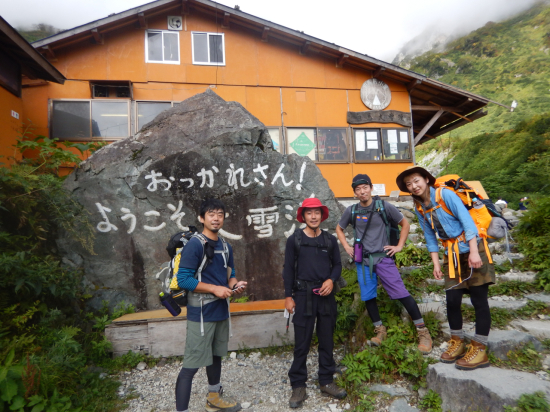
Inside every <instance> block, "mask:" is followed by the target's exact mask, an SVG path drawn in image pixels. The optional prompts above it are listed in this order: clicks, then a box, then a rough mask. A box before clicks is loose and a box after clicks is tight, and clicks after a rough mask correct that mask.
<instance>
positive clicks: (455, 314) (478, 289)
mask: <svg viewBox="0 0 550 412" xmlns="http://www.w3.org/2000/svg"><path fill="white" fill-rule="evenodd" d="M464 293H470V298H471V300H472V305H473V306H474V310H475V313H476V334H478V335H481V336H489V331H490V330H491V311H490V309H489V301H488V300H487V296H488V293H489V284H485V285H481V286H470V289H451V290H448V291H447V318H448V319H449V326H450V327H451V329H452V330H460V329H462V309H461V307H460V306H461V305H462V296H463V295H464Z"/></svg>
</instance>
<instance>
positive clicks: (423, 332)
mask: <svg viewBox="0 0 550 412" xmlns="http://www.w3.org/2000/svg"><path fill="white" fill-rule="evenodd" d="M351 187H352V188H353V191H354V193H355V196H356V197H357V198H359V203H358V204H355V205H352V206H349V207H348V208H347V209H346V210H345V211H344V213H343V214H342V217H341V219H340V222H338V225H337V226H336V234H337V235H338V239H339V240H340V243H341V244H342V245H343V246H344V249H345V250H346V252H347V253H348V254H349V255H350V256H351V257H352V258H353V259H354V260H355V265H356V268H357V280H358V282H359V287H360V290H361V300H363V301H364V302H365V306H366V308H367V311H368V313H369V316H370V318H371V320H372V323H373V324H374V332H375V333H376V336H375V337H373V338H372V339H371V340H370V343H371V344H373V345H375V346H379V345H380V344H381V343H382V341H383V340H385V339H386V337H387V332H386V327H385V326H384V325H383V324H382V320H381V319H380V314H379V312H378V305H377V302H376V297H377V291H376V288H377V286H378V278H380V282H381V283H382V286H383V287H384V289H386V292H388V295H389V296H390V299H395V300H399V301H400V302H401V303H402V304H403V306H404V307H405V309H406V310H407V312H408V313H409V316H410V317H411V319H412V320H413V322H414V324H415V326H416V330H417V333H418V341H419V342H418V350H420V352H422V353H424V354H427V353H430V352H431V350H432V338H431V336H430V331H429V330H428V328H426V325H425V324H424V319H423V318H422V314H421V313H420V309H419V308H418V304H417V303H416V301H415V300H414V298H413V297H412V296H411V294H410V293H409V291H408V290H407V288H405V285H404V284H403V279H401V275H400V274H399V270H398V269H397V266H396V265H395V262H394V260H393V256H394V255H395V254H396V253H398V252H400V251H401V250H402V249H403V246H404V245H405V242H406V241H407V236H408V234H409V229H410V225H409V222H408V221H407V219H405V217H404V216H403V214H402V213H401V212H400V211H399V210H398V209H397V208H396V207H395V206H393V205H392V204H391V203H388V202H385V201H383V200H381V199H380V198H379V197H377V196H376V197H373V196H372V182H371V179H370V177H369V176H368V175H366V174H358V175H356V176H355V177H354V178H353V181H352V184H351ZM350 224H351V225H352V226H353V228H354V245H353V247H352V246H350V245H349V244H348V241H347V239H346V235H345V233H344V229H346V227H348V225H350ZM397 225H398V226H401V233H400V235H399V237H398V236H396V226H397ZM392 231H393V233H392Z"/></svg>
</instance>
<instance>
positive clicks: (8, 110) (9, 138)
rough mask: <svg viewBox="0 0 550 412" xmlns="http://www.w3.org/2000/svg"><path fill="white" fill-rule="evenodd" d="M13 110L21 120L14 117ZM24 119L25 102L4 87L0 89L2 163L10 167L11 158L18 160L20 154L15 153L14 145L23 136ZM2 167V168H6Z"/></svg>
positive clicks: (0, 154)
mask: <svg viewBox="0 0 550 412" xmlns="http://www.w3.org/2000/svg"><path fill="white" fill-rule="evenodd" d="M12 110H13V111H14V112H16V113H18V114H19V119H16V118H15V117H13V116H12ZM22 119H23V102H22V100H21V99H20V98H19V97H17V96H15V95H13V94H12V93H10V92H8V91H7V90H6V89H4V88H3V87H0V127H1V130H2V132H1V133H0V156H2V157H0V163H4V165H9V164H11V163H13V160H11V159H9V157H16V158H18V153H16V152H15V150H14V148H13V145H14V144H16V143H17V139H18V138H19V137H20V136H21V132H22V125H23V123H22ZM4 165H0V166H4Z"/></svg>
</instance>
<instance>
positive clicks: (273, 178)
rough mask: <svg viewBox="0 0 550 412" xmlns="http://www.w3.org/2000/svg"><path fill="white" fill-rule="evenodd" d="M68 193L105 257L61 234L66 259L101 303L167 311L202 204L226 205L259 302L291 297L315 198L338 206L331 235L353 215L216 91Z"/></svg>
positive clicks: (109, 150) (145, 133)
mask: <svg viewBox="0 0 550 412" xmlns="http://www.w3.org/2000/svg"><path fill="white" fill-rule="evenodd" d="M65 186H66V188H67V189H68V190H70V191H71V192H72V193H73V194H74V196H75V197H76V199H77V200H78V201H79V202H80V203H81V204H82V205H83V206H84V208H85V209H86V210H87V211H88V212H89V213H90V220H91V223H92V225H93V226H94V228H95V229H96V238H95V244H94V251H95V253H96V254H95V255H91V254H89V253H87V252H85V251H84V250H83V249H82V248H81V247H80V246H79V244H77V243H76V242H75V241H73V240H71V239H70V238H68V237H63V236H61V237H60V238H59V240H58V246H59V248H60V250H61V252H62V253H63V254H64V258H65V261H68V262H69V263H73V264H76V265H82V266H83V267H84V270H85V276H86V279H87V281H89V282H91V284H93V286H94V288H95V289H96V290H97V292H96V294H95V297H94V298H93V299H92V303H94V302H95V304H96V306H97V304H99V303H100V302H101V300H102V299H107V300H109V304H110V305H114V304H116V303H117V302H119V301H121V300H125V301H126V302H129V303H133V304H134V305H136V306H137V307H138V308H142V309H145V308H153V307H157V306H158V293H159V292H160V291H161V290H162V289H163V288H166V287H167V282H168V278H169V277H168V276H167V275H168V273H167V272H168V270H166V269H165V268H163V267H166V265H165V263H166V262H167V261H168V260H169V257H168V254H167V253H166V250H165V247H166V245H167V243H168V240H169V238H170V237H171V236H172V235H173V234H174V233H176V232H178V231H181V230H186V229H187V227H188V226H190V225H195V226H197V227H198V229H199V231H200V230H201V229H202V225H201V224H200V223H199V222H198V215H199V205H200V204H201V202H202V201H203V200H204V199H207V198H218V199H221V200H222V201H223V202H224V204H225V206H226V220H225V224H224V227H223V231H221V232H220V234H221V235H222V236H224V237H225V238H226V240H227V241H228V242H229V243H230V244H231V245H232V246H233V252H234V259H235V269H236V273H237V277H238V278H239V279H242V280H247V281H248V282H249V288H248V295H249V296H251V297H253V299H255V300H266V299H278V298H282V297H284V292H283V284H282V278H281V273H282V269H283V262H284V247H285V242H286V239H287V237H288V236H289V235H290V234H292V233H293V231H294V230H295V229H296V228H298V226H299V223H298V222H297V221H296V220H295V219H296V211H297V209H298V207H299V206H300V203H301V202H302V201H303V199H304V198H307V197H311V196H315V197H318V198H320V199H321V201H322V202H323V203H324V204H325V205H326V206H328V208H329V210H330V217H329V219H328V220H327V221H325V222H323V224H322V225H321V227H322V228H323V229H330V232H331V233H334V228H335V227H336V224H337V221H338V219H339V217H340V215H341V213H342V211H343V207H342V206H341V205H339V204H338V202H337V201H336V199H335V198H334V195H333V193H332V191H331V190H330V188H329V186H328V184H327V182H326V180H325V179H324V178H323V176H322V175H321V172H320V171H319V169H318V168H317V167H316V165H315V164H314V163H313V162H312V161H311V160H310V159H309V158H307V157H299V156H297V155H281V154H280V153H278V152H276V151H275V150H273V147H272V142H271V139H270V137H269V134H268V132H267V129H266V128H265V126H264V125H263V124H262V123H261V122H260V121H259V120H258V119H256V118H255V117H254V116H252V115H251V114H250V113H249V112H248V111H247V110H246V109H244V108H243V107H242V106H241V105H240V104H239V103H235V102H226V101H224V100H223V99H221V98H220V97H218V96H217V95H216V94H215V93H214V92H212V91H207V92H205V93H202V94H199V95H196V96H194V97H191V98H190V99H188V100H186V101H184V102H182V103H181V104H179V105H178V106H176V107H174V108H172V109H170V110H167V111H165V112H163V113H161V114H160V115H159V116H157V118H156V119H155V120H154V121H153V122H151V123H149V124H148V125H146V126H145V127H144V128H143V129H142V130H141V132H140V133H138V134H137V135H136V136H132V137H129V138H127V139H124V140H122V141H119V142H116V143H113V144H111V145H108V146H106V147H104V148H102V149H100V150H99V151H97V152H96V153H95V154H94V155H93V156H91V157H90V158H89V159H88V160H87V161H85V162H83V163H82V164H81V166H80V168H79V169H78V170H76V172H74V173H73V174H72V175H71V176H69V177H68V179H67V181H66V183H65Z"/></svg>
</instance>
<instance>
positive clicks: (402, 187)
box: [395, 166, 435, 192]
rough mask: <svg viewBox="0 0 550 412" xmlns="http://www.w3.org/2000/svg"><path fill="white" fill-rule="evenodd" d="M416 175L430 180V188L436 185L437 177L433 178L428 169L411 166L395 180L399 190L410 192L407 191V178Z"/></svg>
mask: <svg viewBox="0 0 550 412" xmlns="http://www.w3.org/2000/svg"><path fill="white" fill-rule="evenodd" d="M415 173H418V174H420V175H422V176H424V177H426V178H428V184H429V185H430V186H433V185H435V177H433V176H432V174H431V173H430V172H428V171H427V170H426V169H424V168H423V167H421V166H409V167H407V168H406V169H405V170H403V171H402V172H401V173H400V174H399V176H397V178H396V179H395V183H397V187H398V188H399V190H401V191H402V192H409V190H408V189H407V185H406V184H405V178H406V177H407V176H410V175H412V174H415Z"/></svg>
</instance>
